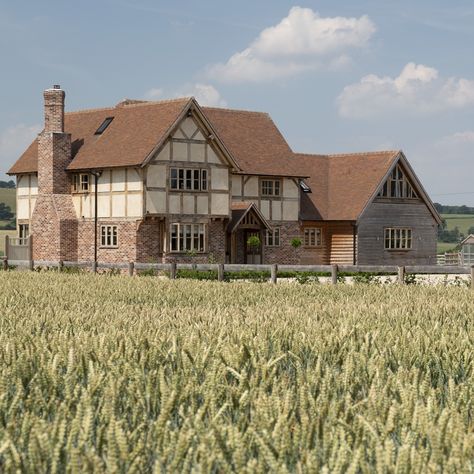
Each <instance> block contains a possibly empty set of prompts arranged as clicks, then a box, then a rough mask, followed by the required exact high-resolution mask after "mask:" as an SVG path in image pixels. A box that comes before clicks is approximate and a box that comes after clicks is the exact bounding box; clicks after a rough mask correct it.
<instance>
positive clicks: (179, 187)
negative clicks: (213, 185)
mask: <svg viewBox="0 0 474 474" xmlns="http://www.w3.org/2000/svg"><path fill="white" fill-rule="evenodd" d="M208 179H209V174H208V169H207V168H182V167H180V166H171V167H170V172H169V179H168V186H169V189H170V191H174V192H194V193H198V192H206V191H207V190H208V188H209V186H208ZM188 184H189V186H188ZM196 184H197V187H196Z"/></svg>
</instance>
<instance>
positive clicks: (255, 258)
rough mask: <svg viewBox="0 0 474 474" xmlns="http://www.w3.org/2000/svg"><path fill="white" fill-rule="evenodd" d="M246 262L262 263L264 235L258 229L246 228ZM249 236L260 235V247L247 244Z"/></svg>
mask: <svg viewBox="0 0 474 474" xmlns="http://www.w3.org/2000/svg"><path fill="white" fill-rule="evenodd" d="M243 234H244V249H245V251H244V263H253V264H260V263H262V237H261V235H260V231H258V230H246V231H245V232H244V233H243ZM249 237H258V238H259V240H260V245H259V246H258V247H254V246H250V245H248V244H247V242H248V240H249Z"/></svg>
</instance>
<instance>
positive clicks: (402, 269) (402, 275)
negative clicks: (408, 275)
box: [397, 267, 405, 285]
mask: <svg viewBox="0 0 474 474" xmlns="http://www.w3.org/2000/svg"><path fill="white" fill-rule="evenodd" d="M397 282H398V284H399V285H404V284H405V267H398V277H397Z"/></svg>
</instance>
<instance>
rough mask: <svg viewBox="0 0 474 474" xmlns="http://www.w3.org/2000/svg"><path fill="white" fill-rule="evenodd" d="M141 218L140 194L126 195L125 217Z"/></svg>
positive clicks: (141, 201) (141, 202)
mask: <svg viewBox="0 0 474 474" xmlns="http://www.w3.org/2000/svg"><path fill="white" fill-rule="evenodd" d="M142 216H143V198H142V195H141V194H138V193H137V194H127V217H142Z"/></svg>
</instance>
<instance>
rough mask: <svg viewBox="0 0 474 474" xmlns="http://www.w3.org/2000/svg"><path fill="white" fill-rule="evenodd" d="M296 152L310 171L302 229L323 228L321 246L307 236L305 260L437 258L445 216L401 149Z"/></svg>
mask: <svg viewBox="0 0 474 474" xmlns="http://www.w3.org/2000/svg"><path fill="white" fill-rule="evenodd" d="M295 157H296V159H297V160H300V162H301V164H302V165H303V166H305V169H307V170H308V173H309V174H310V177H309V178H308V179H307V180H306V183H307V184H308V186H309V187H310V189H311V193H307V194H305V195H303V196H302V198H301V213H300V220H301V221H302V228H303V232H302V233H303V235H304V229H306V228H312V229H319V231H320V233H321V242H320V245H319V246H312V247H311V246H306V245H304V244H305V242H304V241H303V253H302V261H301V263H313V262H314V263H318V264H360V265H370V264H380V262H384V264H387V265H390V264H394V265H397V264H402V265H409V264H413V265H415V264H417V265H421V264H435V263H436V238H437V228H438V225H439V223H440V222H441V218H440V217H439V215H438V213H437V212H436V210H435V209H434V206H433V204H432V202H431V200H430V199H429V197H428V195H427V194H426V192H425V190H424V189H423V187H422V185H421V183H420V182H419V180H418V178H417V177H416V175H415V173H414V171H413V169H412V168H411V167H410V165H409V164H408V161H407V160H406V158H405V156H404V155H403V153H402V152H400V151H385V152H374V153H356V154H342V155H304V154H297V155H295ZM392 183H393V186H392ZM392 188H393V190H392ZM402 247H405V248H402Z"/></svg>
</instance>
